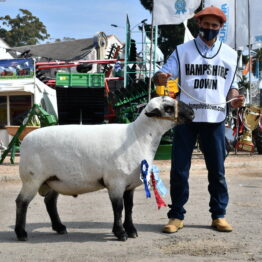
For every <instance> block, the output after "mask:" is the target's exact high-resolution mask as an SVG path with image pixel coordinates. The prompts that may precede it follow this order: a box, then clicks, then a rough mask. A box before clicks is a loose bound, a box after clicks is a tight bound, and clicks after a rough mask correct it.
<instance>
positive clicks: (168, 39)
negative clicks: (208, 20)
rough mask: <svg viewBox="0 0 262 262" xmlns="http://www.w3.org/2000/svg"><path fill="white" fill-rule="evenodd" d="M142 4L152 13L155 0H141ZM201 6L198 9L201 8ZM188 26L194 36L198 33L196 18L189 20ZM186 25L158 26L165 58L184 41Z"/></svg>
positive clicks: (159, 44)
mask: <svg viewBox="0 0 262 262" xmlns="http://www.w3.org/2000/svg"><path fill="white" fill-rule="evenodd" d="M140 3H141V5H142V6H143V7H144V8H145V9H147V10H149V11H150V12H151V13H152V10H153V0H140ZM201 6H202V5H200V7H199V9H197V10H196V12H198V11H199V10H201ZM150 27H151V26H150V25H147V27H146V30H147V31H150ZM188 28H189V30H190V31H191V33H192V35H193V36H194V37H196V36H197V34H198V26H197V23H196V20H195V19H194V18H192V19H189V20H188ZM184 33H185V27H184V25H183V24H179V25H160V26H158V40H157V41H158V46H159V48H160V49H161V51H162V52H163V54H164V56H165V59H166V58H167V57H168V56H169V55H170V54H171V53H172V52H173V51H174V50H175V48H176V46H177V45H179V44H181V43H183V41H184Z"/></svg>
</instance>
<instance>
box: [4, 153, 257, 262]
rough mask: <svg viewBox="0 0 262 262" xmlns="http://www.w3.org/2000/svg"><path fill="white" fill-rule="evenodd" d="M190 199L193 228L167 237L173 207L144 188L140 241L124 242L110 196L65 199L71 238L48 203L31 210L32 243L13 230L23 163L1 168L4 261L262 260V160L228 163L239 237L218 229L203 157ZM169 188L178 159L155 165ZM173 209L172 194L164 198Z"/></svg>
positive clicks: (139, 201) (195, 168) (62, 207)
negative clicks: (55, 224) (115, 229)
mask: <svg viewBox="0 0 262 262" xmlns="http://www.w3.org/2000/svg"><path fill="white" fill-rule="evenodd" d="M193 158H194V159H193V163H192V170H191V175H190V189H191V191H190V200H189V202H188V203H187V205H186V209H187V214H186V219H185V227H184V229H182V230H180V231H179V232H177V233H175V234H170V235H168V234H163V233H161V228H162V226H163V225H164V224H165V223H166V222H167V218H166V213H167V211H168V209H167V208H163V207H162V208H161V209H160V210H157V207H156V203H155V200H154V198H151V199H146V198H145V193H144V191H143V187H142V186H141V187H139V188H137V190H136V193H135V207H134V216H133V217H134V222H135V224H136V227H137V230H138V233H139V237H138V238H137V239H128V240H127V241H126V242H120V241H117V240H116V239H115V237H114V236H113V234H112V233H111V229H112V222H113V214H112V208H111V203H110V201H109V198H108V195H107V191H106V190H101V191H98V192H94V193H90V194H85V195H81V196H78V197H77V198H73V197H68V196H60V197H59V199H58V208H59V211H60V216H61V219H62V221H63V222H64V224H65V225H66V226H67V228H68V234H67V235H57V234H55V233H54V232H52V230H51V227H50V220H49V217H48V215H47V212H46V210H45V206H44V203H43V198H42V197H40V196H39V195H38V196H37V197H36V198H35V199H34V200H33V201H32V202H31V204H30V207H29V210H28V219H27V231H28V233H29V241H28V242H18V241H17V240H16V238H15V234H14V232H13V229H14V221H15V198H16V196H17V194H18V192H19V190H20V187H21V185H20V181H19V176H18V163H19V157H17V158H16V164H15V165H9V164H8V162H7V160H6V161H5V163H4V164H3V165H0V181H1V182H0V187H1V191H0V198H1V202H0V214H1V219H0V261H5V262H15V261H25V262H31V261H32V262H33V261H34V262H35V261H37V262H38V261H45V262H46V261H56V262H57V261H63V262H67V261H72V262H73V261H74V262H78V261H91V262H93V261H94V262H95V261H119V262H120V261H121V262H123V261H128V262H129V261H153V262H159V261H165V262H169V261H172V262H173V261H201V262H202V261H262V232H261V231H262V202H261V199H262V161H261V160H262V156H260V155H252V156H250V155H248V154H240V155H237V156H236V155H230V156H229V157H228V158H227V160H226V171H227V181H228V187H229V192H230V204H229V207H228V215H227V219H228V221H229V222H230V223H232V225H233V226H234V231H233V232H232V233H220V232H217V231H214V230H213V229H211V227H210V223H211V220H210V214H209V212H208V202H209V195H208V192H207V172H206V170H205V166H204V161H203V158H202V155H200V154H195V155H194V157H193ZM155 164H156V165H157V166H158V167H159V168H160V176H161V178H162V180H163V181H164V183H165V185H166V186H167V187H169V170H170V161H155ZM164 199H165V201H166V202H167V203H170V200H169V196H167V197H165V198H164Z"/></svg>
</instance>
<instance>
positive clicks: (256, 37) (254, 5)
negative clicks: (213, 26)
mask: <svg viewBox="0 0 262 262" xmlns="http://www.w3.org/2000/svg"><path fill="white" fill-rule="evenodd" d="M249 6H250V43H251V44H254V43H257V42H262V20H261V14H262V4H261V0H250V3H249Z"/></svg>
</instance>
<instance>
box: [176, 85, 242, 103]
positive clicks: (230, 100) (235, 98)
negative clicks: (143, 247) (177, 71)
mask: <svg viewBox="0 0 262 262" xmlns="http://www.w3.org/2000/svg"><path fill="white" fill-rule="evenodd" d="M177 85H178V87H179V88H180V89H181V90H182V91H183V92H184V93H185V94H186V95H187V96H189V97H190V98H192V99H193V100H195V101H197V102H199V103H201V104H205V105H211V106H219V105H225V104H227V103H230V102H232V101H234V100H237V99H238V98H237V97H234V98H231V99H229V100H228V101H225V102H222V103H217V104H208V103H206V102H204V101H201V100H199V99H197V98H195V97H193V96H192V95H190V94H189V93H188V92H187V91H186V90H185V89H184V88H182V87H181V85H179V84H178V83H177Z"/></svg>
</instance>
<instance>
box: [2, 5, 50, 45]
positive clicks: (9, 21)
mask: <svg viewBox="0 0 262 262" xmlns="http://www.w3.org/2000/svg"><path fill="white" fill-rule="evenodd" d="M19 11H20V13H21V14H18V15H17V16H16V17H15V18H11V17H10V16H9V15H6V16H2V17H0V22H1V24H0V26H1V28H0V37H1V38H2V39H3V40H4V41H5V42H6V43H7V44H9V45H10V46H11V47H16V46H23V45H35V44H37V43H39V41H40V40H45V39H47V38H49V36H50V35H49V34H48V33H47V30H46V27H45V25H44V24H43V23H42V22H41V21H40V20H39V18H38V17H36V16H33V15H32V13H31V12H30V11H28V10H26V9H19Z"/></svg>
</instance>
